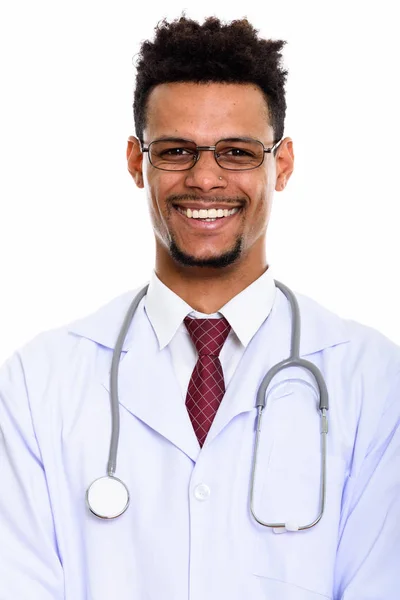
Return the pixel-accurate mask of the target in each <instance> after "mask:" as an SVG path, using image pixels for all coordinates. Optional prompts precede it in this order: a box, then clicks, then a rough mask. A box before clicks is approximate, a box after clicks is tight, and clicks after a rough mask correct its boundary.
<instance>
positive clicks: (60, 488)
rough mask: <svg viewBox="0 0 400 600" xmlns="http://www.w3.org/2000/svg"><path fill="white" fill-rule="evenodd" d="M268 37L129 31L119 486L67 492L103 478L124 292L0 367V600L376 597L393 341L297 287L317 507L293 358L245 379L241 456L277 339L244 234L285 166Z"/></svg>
mask: <svg viewBox="0 0 400 600" xmlns="http://www.w3.org/2000/svg"><path fill="white" fill-rule="evenodd" d="M282 46H283V42H279V41H268V40H263V39H259V38H258V37H257V32H256V31H255V30H254V28H253V27H252V26H251V25H250V24H249V23H248V21H247V20H241V21H234V22H232V23H230V24H222V23H220V22H219V20H218V19H216V18H210V19H207V20H206V21H205V22H204V23H203V24H202V25H200V24H198V23H196V22H194V21H191V20H188V19H186V18H184V17H182V18H180V19H178V20H177V21H173V22H171V23H168V22H165V21H164V22H162V23H161V24H160V25H159V26H158V27H157V30H156V36H155V39H154V41H153V42H149V41H146V42H144V43H143V45H142V48H141V54H140V57H139V60H138V75H137V85H136V92H135V104H134V113H135V125H136V137H130V138H129V142H128V149H127V159H128V169H129V172H130V173H131V175H132V177H133V179H134V180H135V182H136V185H137V186H138V187H139V188H143V189H144V190H145V191H146V195H147V199H148V204H149V209H150V216H151V220H152V224H153V228H154V233H155V241H156V264H155V272H154V274H153V275H152V278H151V281H150V286H149V288H148V291H147V295H146V296H145V297H144V298H143V299H142V300H141V301H140V303H139V306H138V308H137V310H136V312H135V314H134V317H133V321H132V323H131V324H130V325H129V327H128V331H127V335H126V337H125V340H124V341H123V342H122V351H121V357H120V368H119V373H118V377H117V381H118V400H119V417H120V437H119V447H118V462H117V465H116V470H115V477H114V476H113V472H114V469H113V468H111V473H110V472H109V475H111V478H109V479H108V480H107V481H108V482H109V481H111V482H112V483H116V484H118V485H119V483H118V481H119V480H121V481H123V482H124V484H125V485H126V487H127V489H128V490H129V495H130V503H129V506H127V507H126V498H125V497H124V498H123V501H122V509H121V510H120V511H117V513H118V512H121V513H122V514H121V515H120V516H118V517H117V518H112V519H109V520H106V519H101V518H98V516H96V515H99V514H101V510H99V511H98V512H96V511H97V509H96V506H98V501H100V504H101V503H102V502H103V504H101V505H102V506H103V508H104V498H100V500H99V498H98V497H97V498H96V497H95V496H96V494H95V492H94V491H93V490H94V488H93V487H92V488H91V491H90V492H89V494H88V496H87V502H85V494H86V491H87V489H88V487H89V486H90V484H91V483H92V482H93V481H94V480H96V479H98V478H102V477H103V476H105V475H106V468H107V459H108V453H109V440H110V432H111V428H112V420H111V414H110V399H109V392H110V383H109V379H110V375H109V373H110V365H111V360H112V354H113V350H114V349H115V347H116V345H117V344H116V340H117V337H118V333H119V331H120V329H121V325H122V323H123V321H124V318H125V314H126V312H127V310H128V308H129V305H130V304H131V302H132V300H133V298H134V297H135V295H136V292H128V293H127V294H125V295H123V296H122V297H119V298H117V299H115V300H113V301H112V302H111V303H110V304H108V305H107V306H105V307H103V308H102V309H100V310H99V311H98V312H96V313H95V314H93V315H90V316H89V317H87V318H86V319H83V320H81V321H79V322H76V323H73V324H72V325H70V326H68V327H65V328H62V329H60V330H57V331H52V332H47V333H44V334H42V335H40V336H38V338H36V339H35V340H33V341H32V342H31V343H30V344H28V345H27V346H26V347H25V348H23V349H22V350H20V352H18V353H16V354H15V355H14V356H13V357H11V358H10V360H9V361H8V362H7V363H6V364H5V365H4V366H3V368H2V370H1V374H0V427H1V432H2V437H1V451H0V469H1V470H0V473H1V490H2V491H1V493H0V540H1V543H0V598H1V599H2V600H3V599H4V600H26V599H27V598H34V599H35V600H50V599H51V600H61V599H67V600H89V599H90V600H110V599H114V598H115V599H118V600H128V599H129V600H132V599H136V600H150V599H151V600H161V599H162V600H189V599H190V600H198V599H200V598H201V599H204V598H206V599H207V600H221V599H229V600H244V599H251V600H258V599H260V600H261V599H264V598H265V599H267V598H268V599H280V600H312V599H317V598H334V599H335V600H361V599H362V600H366V599H373V600H380V599H382V600H383V599H385V600H394V599H395V598H398V595H399V591H398V590H399V584H400V575H399V571H400V569H399V567H400V527H399V523H400V433H399V417H400V401H399V389H400V351H399V349H398V348H397V347H396V346H395V345H394V344H392V343H391V342H389V341H388V340H387V339H386V338H384V337H383V336H381V335H380V334H378V333H377V332H375V331H373V330H371V329H369V328H366V327H363V326H361V325H358V324H357V323H353V322H348V321H344V320H342V319H340V318H339V317H337V316H335V315H333V314H332V313H330V312H328V311H327V310H325V309H324V308H322V307H320V306H319V305H317V304H316V303H315V302H313V301H311V300H310V299H308V298H305V297H303V296H297V300H298V303H299V307H300V316H301V323H302V327H301V340H300V355H301V357H302V358H304V359H306V360H307V361H309V363H311V365H312V367H313V368H314V366H315V367H318V369H320V371H321V373H322V375H323V377H324V380H325V381H326V386H327V390H328V394H329V400H330V406H329V431H328V434H327V436H326V443H327V458H326V484H324V487H326V499H325V502H324V506H322V507H321V499H322V500H323V499H324V498H325V494H324V491H323V490H322V491H321V477H322V478H323V480H325V474H324V473H323V472H322V471H323V470H322V471H321V441H320V439H321V435H320V431H321V429H320V428H321V426H320V411H319V405H318V402H319V400H318V396H319V394H318V388H319V386H320V387H321V385H322V384H319V383H318V376H314V375H313V374H312V373H311V372H310V371H308V370H305V369H304V368H302V367H298V366H291V367H289V368H287V369H284V370H283V371H280V372H279V373H278V374H277V375H276V377H275V378H274V379H273V380H272V381H271V383H270V385H269V386H268V390H267V393H266V394H264V395H265V396H266V398H267V405H266V409H265V411H264V412H265V414H264V417H263V422H262V430H261V437H260V438H259V442H258V449H257V465H256V469H255V472H254V473H252V465H253V451H254V441H255V435H256V432H255V428H256V417H257V409H256V408H255V406H256V398H257V391H258V389H259V386H260V384H261V382H262V380H263V378H264V376H265V374H266V373H267V372H268V371H269V369H270V368H271V367H273V366H274V365H275V364H276V363H279V362H280V361H282V360H284V359H286V358H287V357H288V356H289V354H290V345H291V343H290V342H291V324H292V320H293V312H292V310H291V308H290V304H289V302H288V299H287V298H286V297H285V294H284V293H283V292H282V291H281V289H278V288H277V286H276V285H275V283H274V280H273V277H272V274H271V270H270V268H269V266H268V262H267V257H266V252H265V246H266V243H265V242H266V230H267V225H268V221H269V217H270V211H271V204H272V196H273V192H274V190H277V191H280V190H282V189H284V187H285V186H286V184H287V182H288V180H289V178H290V176H291V173H292V170H293V143H292V140H291V139H290V138H288V137H284V134H283V131H284V117H285V107H286V105H285V95H284V84H285V78H286V72H285V71H284V70H283V69H282V67H281V65H280V60H281V54H280V52H281V49H282ZM135 226H136V227H138V226H139V227H140V224H135ZM118 358H119V356H118ZM322 387H323V385H322ZM261 395H262V396H263V394H261ZM324 414H325V413H324ZM116 418H117V417H115V415H114V425H115V423H116V420H115V419H116ZM323 422H324V421H323ZM324 427H325V426H324V425H323V428H322V429H323V430H324ZM114 432H115V431H114ZM322 438H324V435H323V436H322ZM114 458H115V457H114ZM252 475H254V482H252V479H253V477H252ZM116 478H117V479H118V481H117V480H116ZM102 481H104V480H102ZM251 490H252V492H251ZM123 493H124V488H122V496H123ZM250 500H251V501H252V502H251V508H250ZM108 501H109V498H108V497H107V498H106V503H107V502H108ZM110 502H111V501H110ZM88 503H89V504H90V506H91V510H89V507H88ZM125 508H126V510H125V511H124V509H125ZM107 510H109V507H108V508H107V507H106V509H105V513H107ZM91 511H92V512H91ZM321 512H322V516H321V514H320V513H321ZM103 516H113V517H114V516H116V513H113V514H103ZM254 516H255V517H256V518H254ZM320 517H321V518H320ZM262 523H264V525H263V524H262ZM265 524H267V525H274V527H270V526H266V525H265ZM282 525H285V526H284V527H283V526H282ZM304 526H306V527H304Z"/></svg>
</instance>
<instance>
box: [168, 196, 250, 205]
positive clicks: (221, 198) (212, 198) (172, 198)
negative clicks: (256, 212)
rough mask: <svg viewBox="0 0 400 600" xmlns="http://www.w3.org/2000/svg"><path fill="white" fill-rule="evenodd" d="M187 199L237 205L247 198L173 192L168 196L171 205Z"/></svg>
mask: <svg viewBox="0 0 400 600" xmlns="http://www.w3.org/2000/svg"><path fill="white" fill-rule="evenodd" d="M186 200H189V201H192V202H206V203H208V204H210V205H212V204H218V202H226V203H227V204H235V205H236V206H237V204H238V202H239V203H240V204H245V203H246V198H243V197H242V196H236V197H235V198H234V197H232V196H207V197H206V198H205V197H203V196H200V195H199V194H171V196H168V197H167V198H166V201H167V203H168V204H169V205H173V204H175V203H176V202H184V201H186Z"/></svg>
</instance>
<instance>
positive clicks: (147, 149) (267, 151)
mask: <svg viewBox="0 0 400 600" xmlns="http://www.w3.org/2000/svg"><path fill="white" fill-rule="evenodd" d="M139 141H140V149H141V151H142V152H143V153H144V152H147V153H148V156H149V162H150V164H151V165H152V166H153V167H154V168H155V169H159V170H160V171H168V172H173V171H177V172H180V171H190V169H193V167H194V166H195V165H196V164H197V162H198V161H199V159H200V152H213V153H214V159H215V162H216V163H217V165H218V166H219V167H220V168H221V169H225V170H226V171H253V170H254V169H258V168H259V167H261V165H262V164H263V162H264V159H265V155H266V154H271V153H272V152H274V151H275V150H276V149H277V148H278V146H279V144H280V143H281V141H282V139H280V140H278V141H277V142H275V144H274V145H273V146H271V147H270V148H267V147H266V146H264V144H263V143H262V142H260V140H256V139H254V138H222V139H221V140H218V142H216V143H215V146H197V144H196V143H195V142H194V141H193V140H187V139H185V138H174V137H171V138H160V139H159V140H153V141H152V142H150V144H148V145H147V146H146V145H145V143H144V142H143V141H142V140H139ZM156 142H190V143H191V144H195V146H196V154H194V155H193V164H192V165H191V166H190V167H185V168H184V169H163V168H162V167H157V166H156V165H154V164H153V163H152V162H151V152H150V149H151V146H152V145H153V144H155V143H156ZM220 142H257V143H258V144H260V145H261V146H262V147H263V150H264V152H263V159H262V161H261V162H260V164H259V165H257V166H256V167H248V168H246V169H230V168H229V167H223V166H222V165H221V164H220V163H219V162H218V160H217V152H216V148H217V145H218V144H219V143H220Z"/></svg>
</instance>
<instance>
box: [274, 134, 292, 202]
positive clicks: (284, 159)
mask: <svg viewBox="0 0 400 600" xmlns="http://www.w3.org/2000/svg"><path fill="white" fill-rule="evenodd" d="M275 161H276V182H275V190H276V191H277V192H281V191H282V190H284V189H285V187H286V184H287V182H288V181H289V178H290V176H291V174H292V173H293V168H294V153H293V142H292V140H291V139H290V138H288V137H287V138H284V139H283V140H282V141H281V143H280V144H279V147H278V149H277V151H276V156H275Z"/></svg>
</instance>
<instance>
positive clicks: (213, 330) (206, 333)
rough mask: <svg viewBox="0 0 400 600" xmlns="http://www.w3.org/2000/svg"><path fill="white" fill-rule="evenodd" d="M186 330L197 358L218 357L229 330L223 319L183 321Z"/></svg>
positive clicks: (189, 319)
mask: <svg viewBox="0 0 400 600" xmlns="http://www.w3.org/2000/svg"><path fill="white" fill-rule="evenodd" d="M184 323H185V326H186V329H187V330H188V332H189V335H190V337H191V339H192V342H193V343H194V345H195V347H196V350H197V353H198V355H199V356H209V355H211V356H219V353H220V352H221V350H222V346H223V345H224V343H225V340H226V338H227V337H228V333H229V331H230V329H231V326H230V325H229V323H228V321H227V320H226V319H225V317H222V318H221V319H191V318H190V317H186V318H185V319H184Z"/></svg>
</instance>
